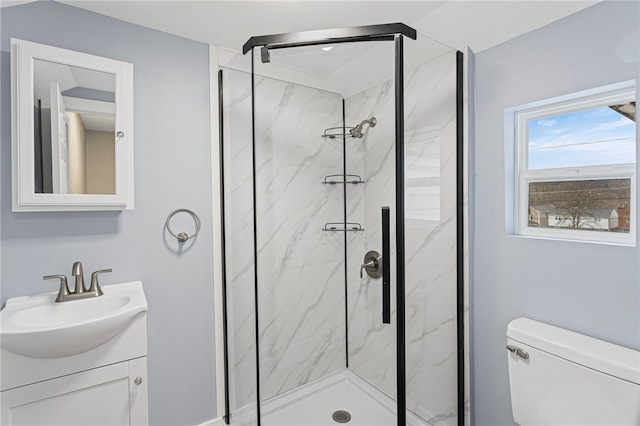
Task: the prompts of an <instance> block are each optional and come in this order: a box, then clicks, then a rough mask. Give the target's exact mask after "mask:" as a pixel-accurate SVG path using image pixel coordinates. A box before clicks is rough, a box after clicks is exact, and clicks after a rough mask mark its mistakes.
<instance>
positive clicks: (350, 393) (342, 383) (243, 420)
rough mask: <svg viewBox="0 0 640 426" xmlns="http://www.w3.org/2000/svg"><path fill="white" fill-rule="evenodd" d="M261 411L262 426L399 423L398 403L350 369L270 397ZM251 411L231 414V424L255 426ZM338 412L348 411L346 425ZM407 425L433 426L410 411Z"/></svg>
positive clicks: (385, 424)
mask: <svg viewBox="0 0 640 426" xmlns="http://www.w3.org/2000/svg"><path fill="white" fill-rule="evenodd" d="M261 408H262V422H261V423H262V425H263V426H336V425H340V424H344V425H348V426H393V425H395V424H396V422H397V421H396V415H395V401H393V400H392V399H391V398H389V397H388V396H387V395H386V394H384V393H383V392H381V391H379V390H378V389H376V388H375V387H373V386H371V385H370V384H368V383H367V382H366V381H364V380H362V379H361V378H360V377H358V376H357V375H356V374H354V373H353V372H351V371H350V370H343V371H341V372H338V373H335V374H332V375H331V376H328V377H324V378H322V379H318V380H315V381H313V382H311V383H307V384H306V385H303V386H300V387H298V388H296V389H293V390H291V391H288V392H285V393H283V394H281V395H278V396H276V397H273V398H270V399H269V400H267V401H265V402H264V403H263V404H262V407H261ZM248 411H253V407H252V409H249V410H247V412H244V413H243V412H242V410H240V412H238V413H236V414H234V415H232V417H231V424H232V425H241V426H249V425H255V420H254V419H252V418H248V417H247V414H249V413H248ZM337 411H342V412H345V411H346V412H347V413H348V414H349V415H350V419H349V420H348V421H346V422H345V420H346V418H348V416H346V415H345V414H344V413H336V412H337ZM334 413H336V416H335V418H336V419H337V421H336V420H334ZM252 414H254V413H252ZM254 415H255V414H254ZM407 424H408V425H410V426H430V423H427V422H425V421H424V420H422V419H421V418H419V417H418V416H416V415H414V414H413V413H411V412H409V413H408V415H407Z"/></svg>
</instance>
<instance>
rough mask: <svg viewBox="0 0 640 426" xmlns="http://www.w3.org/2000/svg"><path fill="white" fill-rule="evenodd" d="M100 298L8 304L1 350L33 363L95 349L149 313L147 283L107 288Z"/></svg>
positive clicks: (2, 314) (43, 297)
mask: <svg viewBox="0 0 640 426" xmlns="http://www.w3.org/2000/svg"><path fill="white" fill-rule="evenodd" d="M102 291H103V292H104V294H103V295H102V296H99V297H94V298H89V299H80V300H73V301H68V302H59V303H58V302H55V298H56V295H57V292H53V293H44V294H37V295H33V296H24V297H16V298H13V299H9V300H7V303H6V306H5V308H4V309H3V310H2V311H0V346H2V347H3V348H4V349H6V350H8V351H11V352H14V353H17V354H20V355H25V356H28V357H33V358H60V357H67V356H72V355H77V354H80V353H83V352H87V351H89V350H91V349H95V348H97V347H98V346H100V345H102V344H104V343H106V342H108V341H109V340H111V339H113V338H114V337H116V336H117V335H118V334H120V333H121V332H122V331H123V330H124V329H125V328H126V327H127V326H128V325H129V324H131V323H132V322H133V320H134V319H135V318H136V316H138V315H140V314H142V313H143V312H146V311H147V299H146V298H145V295H144V291H143V289H142V282H140V281H133V282H128V283H122V284H113V285H107V286H104V287H102Z"/></svg>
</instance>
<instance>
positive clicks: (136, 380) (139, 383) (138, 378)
mask: <svg viewBox="0 0 640 426" xmlns="http://www.w3.org/2000/svg"><path fill="white" fill-rule="evenodd" d="M133 383H135V384H136V385H141V384H142V377H140V376H138V377H136V379H135V380H134V381H133Z"/></svg>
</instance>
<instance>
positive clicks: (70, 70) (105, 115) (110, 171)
mask: <svg viewBox="0 0 640 426" xmlns="http://www.w3.org/2000/svg"><path fill="white" fill-rule="evenodd" d="M33 67H34V74H33V75H34V86H33V88H34V130H35V132H34V136H35V137H34V166H35V167H34V170H35V188H34V191H35V193H44V194H115V184H116V182H115V171H116V167H115V143H116V134H115V90H116V78H115V75H114V74H109V73H105V72H100V71H96V70H90V69H85V68H79V67H74V66H69V65H65V64H61V63H56V62H49V61H43V60H39V59H34V64H33Z"/></svg>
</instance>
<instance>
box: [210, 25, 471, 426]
mask: <svg viewBox="0 0 640 426" xmlns="http://www.w3.org/2000/svg"><path fill="white" fill-rule="evenodd" d="M405 37H408V38H410V39H412V40H416V39H417V32H416V30H414V29H413V28H411V27H409V26H407V25H405V24H402V23H393V24H382V25H368V26H360V27H348V28H337V29H328V30H317V31H304V32H297V33H284V34H273V35H264V36H255V37H251V38H250V39H249V40H248V41H247V42H246V43H245V44H244V46H243V47H242V53H243V54H247V53H249V52H251V128H252V132H251V133H252V163H253V176H252V180H253V233H254V235H253V237H254V244H253V256H254V262H256V263H255V265H256V267H254V291H255V293H254V294H255V300H254V303H255V333H256V336H255V338H256V342H255V344H256V346H255V347H256V415H257V425H258V426H260V425H261V413H260V402H261V401H260V360H259V356H258V354H259V327H258V269H257V259H258V247H257V214H256V120H255V112H256V111H255V93H254V88H255V81H254V77H255V67H254V57H255V55H254V54H253V52H254V49H256V48H259V49H260V53H261V60H262V62H269V50H273V49H286V48H290V47H302V46H314V45H323V44H336V43H353V42H366V41H393V42H394V44H395V67H394V70H395V71H394V72H395V120H396V128H395V182H396V188H395V189H396V194H395V195H396V203H395V209H396V264H397V265H396V292H397V297H396V322H397V324H396V327H397V329H396V361H397V365H396V370H397V371H396V377H397V425H398V426H406V421H407V420H406V411H407V402H406V355H405V347H406V337H405V336H406V330H405V321H406V315H405V229H404V225H405V212H404V207H405V205H404V204H405V188H404V182H405V177H404V38H405ZM456 54H457V57H456V69H457V71H456V120H457V123H456V129H457V138H456V139H457V140H456V158H457V160H456V161H457V179H456V180H457V182H456V205H457V207H456V213H457V237H456V239H457V241H456V242H457V286H456V289H457V307H456V313H457V346H458V347H457V355H458V361H457V366H458V368H457V371H458V378H457V387H458V401H457V402H458V404H457V406H458V425H459V426H462V425H464V399H465V398H464V346H463V345H464V322H463V291H464V276H463V260H464V259H463V253H464V250H463V232H464V223H463V185H464V182H463V155H462V154H463V151H462V150H463V117H462V113H463V108H462V102H463V94H462V84H463V71H462V68H463V63H462V61H463V58H462V53H461V52H459V51H458V52H456ZM220 79H221V74H220ZM221 86H222V85H221V84H220V88H219V90H220V93H219V95H220V99H219V102H222V87H221ZM219 114H220V115H221V117H220V123H223V120H222V118H223V117H222V108H220V112H219ZM220 138H221V139H220V144H221V145H220V146H221V148H220V149H221V154H222V147H223V140H222V131H221V132H220ZM222 163H223V158H222V155H221V156H220V167H221V170H222ZM221 185H224V182H223V179H221ZM222 191H224V186H222ZM221 196H222V198H224V192H221ZM221 220H222V229H223V230H224V229H225V227H224V226H225V223H224V222H225V219H224V211H223V212H222V219H221ZM222 257H223V259H222V264H223V265H225V262H226V259H225V253H224V245H223V253H222ZM223 299H224V300H223V311H224V312H225V321H224V324H223V328H224V343H225V344H224V359H225V363H224V364H225V372H224V374H225V413H224V414H223V418H224V420H225V423H226V424H229V421H230V413H229V380H228V373H229V371H228V362H227V360H228V351H227V348H228V342H227V330H226V328H227V325H226V304H227V300H226V276H224V274H223Z"/></svg>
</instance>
